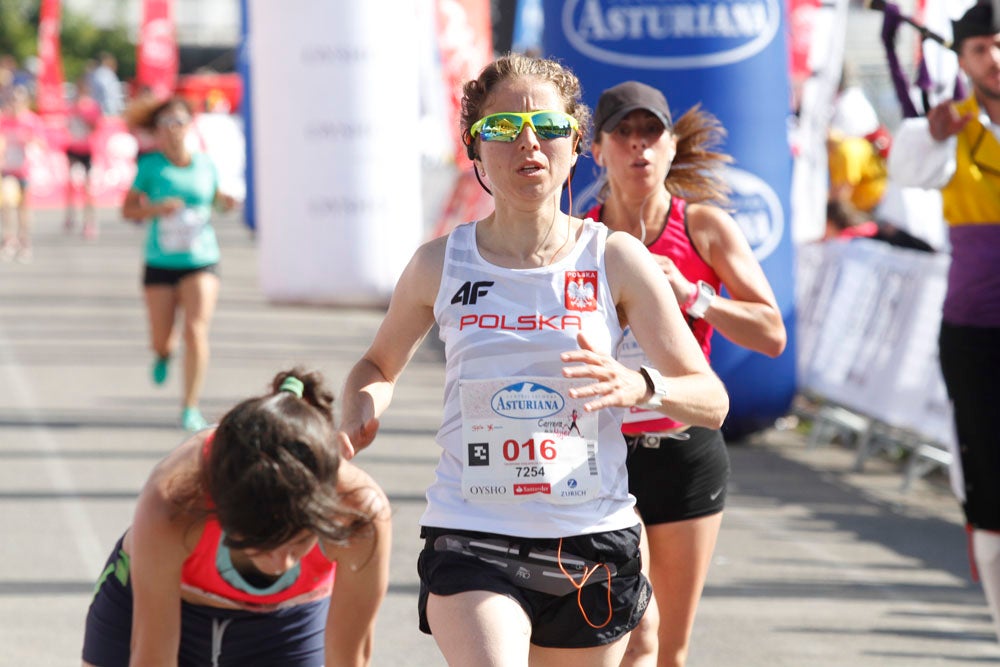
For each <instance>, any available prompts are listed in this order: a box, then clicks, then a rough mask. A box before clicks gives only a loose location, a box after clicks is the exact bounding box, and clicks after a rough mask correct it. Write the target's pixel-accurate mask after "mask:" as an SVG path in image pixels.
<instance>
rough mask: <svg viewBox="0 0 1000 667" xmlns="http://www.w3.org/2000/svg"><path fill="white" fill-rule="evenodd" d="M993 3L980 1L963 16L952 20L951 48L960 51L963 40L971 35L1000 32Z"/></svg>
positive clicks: (977, 35)
mask: <svg viewBox="0 0 1000 667" xmlns="http://www.w3.org/2000/svg"><path fill="white" fill-rule="evenodd" d="M993 17H994V13H993V3H992V2H991V1H987V2H979V3H978V4H976V5H975V6H973V7H972V8H971V9H969V11H967V12H965V14H963V15H962V18H960V19H958V20H957V21H952V22H951V35H952V38H951V48H952V49H953V50H954V51H955V52H956V53H958V52H959V51H960V50H961V49H962V42H963V41H964V40H965V39H967V38H969V37H987V36H990V35H995V34H997V33H998V32H1000V27H998V26H997V25H996V23H994V21H993Z"/></svg>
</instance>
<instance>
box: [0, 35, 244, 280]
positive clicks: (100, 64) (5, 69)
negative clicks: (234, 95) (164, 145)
mask: <svg viewBox="0 0 1000 667" xmlns="http://www.w3.org/2000/svg"><path fill="white" fill-rule="evenodd" d="M37 73H38V60H37V58H28V59H26V60H25V62H23V63H19V62H18V61H17V59H16V58H14V57H13V56H11V55H9V54H5V55H0V261H17V262H22V263H26V262H30V261H31V260H32V256H33V249H32V208H37V207H38V206H46V207H50V208H51V207H53V206H60V205H61V206H64V208H65V223H64V224H65V229H66V231H67V232H69V233H77V232H79V233H81V234H82V236H83V238H84V239H86V240H88V241H93V240H95V239H97V238H98V236H99V227H98V216H97V215H96V214H95V204H96V205H97V206H118V205H120V203H121V198H122V196H124V192H125V190H127V188H128V186H129V185H130V184H131V183H130V180H131V178H132V177H133V176H134V173H135V164H136V160H137V158H138V157H139V156H141V155H143V154H145V153H148V152H150V151H152V150H154V149H155V140H154V138H153V136H152V132H151V130H150V128H149V127H148V119H149V116H150V114H151V113H152V111H153V109H154V108H155V107H156V105H157V104H159V103H161V102H163V99H159V98H157V97H156V96H155V95H153V93H152V92H151V91H150V90H149V88H147V87H141V86H139V87H130V86H128V85H126V84H124V83H123V82H122V80H121V79H120V77H119V74H118V63H117V61H116V59H115V57H114V56H113V55H111V54H110V53H101V54H98V55H97V57H95V58H94V59H93V60H91V61H90V62H89V63H88V64H87V66H86V68H85V69H84V71H83V72H82V73H81V74H80V75H79V76H78V77H76V79H75V80H74V81H72V82H67V83H65V84H64V86H63V109H62V110H61V111H60V112H58V113H51V112H50V113H46V114H39V113H38V110H37V107H36V79H37ZM210 93H214V94H209V95H207V96H206V98H205V100H204V102H203V103H201V104H198V105H196V109H195V110H196V111H198V112H201V111H212V112H224V113H228V112H229V111H230V109H231V104H230V101H229V99H228V98H227V97H226V96H225V95H224V94H222V92H221V91H210ZM193 134H195V135H196V134H197V127H195V128H194V132H193ZM118 137H124V138H125V139H127V141H113V139H114V138H118ZM191 140H192V141H195V142H197V141H201V143H202V144H203V148H204V143H205V142H204V141H203V140H200V139H199V138H198V136H193V137H192V138H191ZM109 143H112V144H114V150H113V151H112V150H111V149H110V148H109ZM123 146H125V148H124V149H123V148H122V147H123Z"/></svg>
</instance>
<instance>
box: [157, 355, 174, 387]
mask: <svg viewBox="0 0 1000 667" xmlns="http://www.w3.org/2000/svg"><path fill="white" fill-rule="evenodd" d="M168 370H170V357H157V358H156V361H154V362H153V384H163V383H164V382H166V381H167V371H168Z"/></svg>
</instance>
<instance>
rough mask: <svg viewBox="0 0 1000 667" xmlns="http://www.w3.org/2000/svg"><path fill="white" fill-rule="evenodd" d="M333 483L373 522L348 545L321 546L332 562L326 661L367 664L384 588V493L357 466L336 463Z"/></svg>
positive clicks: (387, 544)
mask: <svg viewBox="0 0 1000 667" xmlns="http://www.w3.org/2000/svg"><path fill="white" fill-rule="evenodd" d="M337 487H338V490H341V493H343V494H344V496H343V498H344V500H345V502H348V501H350V502H352V503H353V504H355V505H356V506H357V508H358V509H360V510H361V511H363V512H365V513H369V514H371V515H373V516H374V522H373V524H372V530H371V531H362V533H361V534H360V535H359V536H358V537H357V538H356V539H354V540H352V541H351V543H350V544H347V545H330V544H326V543H324V545H323V549H324V552H325V553H326V554H327V555H328V556H329V557H330V558H331V559H334V560H336V561H337V574H336V579H335V581H334V585H333V597H332V599H331V600H330V613H329V616H328V617H327V623H326V635H325V637H326V664H327V665H345V666H347V667H364V666H366V665H369V664H370V663H371V656H372V648H373V646H374V641H375V619H376V615H377V613H378V610H379V607H380V606H381V604H382V600H383V599H384V598H385V593H386V590H387V589H388V587H389V552H390V551H391V549H392V520H391V518H390V511H389V501H388V499H387V498H386V497H385V494H384V493H383V492H382V490H381V489H379V487H378V485H377V484H376V483H375V481H374V480H373V479H372V478H371V477H370V476H369V475H368V474H367V473H365V472H364V471H362V470H361V469H360V468H358V467H357V466H355V465H352V464H351V463H350V462H348V461H344V462H343V463H342V464H341V467H340V480H339V483H338V485H337Z"/></svg>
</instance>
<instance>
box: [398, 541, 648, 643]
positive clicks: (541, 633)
mask: <svg viewBox="0 0 1000 667" xmlns="http://www.w3.org/2000/svg"><path fill="white" fill-rule="evenodd" d="M420 535H421V537H423V538H424V539H425V543H424V549H423V550H422V551H421V552H420V558H419V560H418V561H417V571H418V573H419V575H420V596H419V599H418V603H417V605H418V612H419V615H420V630H421V631H422V632H424V633H426V634H432V631H431V630H432V629H431V627H430V623H429V622H428V620H427V599H428V597H429V595H430V594H431V593H434V594H435V595H455V594H457V593H464V592H466V591H490V592H492V593H498V594H500V595H505V596H507V597H509V598H510V599H512V600H514V601H515V602H517V603H518V604H519V605H521V608H522V609H524V611H525V613H526V614H527V615H528V618H529V619H530V620H531V628H532V629H531V643H532V644H535V645H536V646H545V647H550V648H590V647H593V646H603V645H605V644H610V643H612V642H614V641H617V640H618V639H620V638H621V637H623V636H624V635H625V634H627V633H629V632H631V631H632V630H633V629H634V628H635V627H636V626H637V625H638V624H639V621H640V620H641V619H642V615H643V614H644V613H645V612H646V606H647V605H648V604H649V598H650V592H651V588H650V585H649V581H648V580H647V579H646V577H645V576H643V574H642V572H640V559H639V527H638V526H635V527H634V528H627V529H624V530H614V531H609V532H605V533H593V534H590V535H577V536H574V537H567V538H564V539H563V541H562V557H563V559H564V561H570V560H572V559H574V558H581V559H586V560H587V561H590V562H598V563H610V564H612V566H613V567H614V574H613V576H612V577H611V596H610V597H611V619H610V621H608V622H607V623H606V624H605V625H603V626H602V627H599V628H594V627H591V626H590V625H589V624H588V623H587V620H586V619H585V618H584V615H583V614H584V612H586V614H587V616H586V618H587V619H589V620H590V622H591V623H593V624H594V625H599V626H600V625H602V624H604V623H605V621H606V620H607V619H608V615H609V614H608V583H607V582H608V574H607V571H605V570H604V568H599V569H597V570H596V571H595V573H594V575H593V581H594V583H590V584H587V585H585V586H583V589H582V593H581V595H580V598H579V599H578V598H577V593H576V592H575V589H574V591H573V592H571V593H568V594H565V595H553V594H550V593H546V592H541V591H539V590H532V589H531V588H530V587H529V585H527V584H526V583H525V581H524V579H516V578H514V577H512V576H511V575H509V574H508V573H507V572H506V571H504V570H502V569H500V568H499V567H497V566H496V565H493V564H491V563H489V562H487V561H485V560H482V559H481V558H478V557H476V556H474V555H467V554H464V553H458V552H455V551H448V550H440V549H439V548H435V544H436V543H437V541H438V538H441V537H442V536H449V535H457V536H463V537H464V536H472V537H476V538H481V539H482V540H484V541H488V542H499V541H502V542H504V543H505V544H506V545H507V546H508V547H509V548H511V549H513V550H514V553H520V554H524V555H525V558H526V559H527V560H528V561H529V567H530V566H531V565H532V563H530V561H531V555H530V554H532V553H547V554H551V553H552V552H554V551H555V550H556V548H557V547H558V544H559V539H558V538H556V539H548V538H546V539H530V538H523V537H511V536H505V535H497V534H495V533H478V532H473V531H466V530H451V529H446V528H429V527H424V528H422V529H421V531H420ZM513 568H516V569H518V570H520V569H521V568H520V567H519V566H518V565H517V563H514V566H513ZM513 568H512V569H513ZM550 569H551V566H550ZM519 574H520V573H519Z"/></svg>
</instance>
